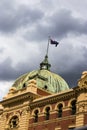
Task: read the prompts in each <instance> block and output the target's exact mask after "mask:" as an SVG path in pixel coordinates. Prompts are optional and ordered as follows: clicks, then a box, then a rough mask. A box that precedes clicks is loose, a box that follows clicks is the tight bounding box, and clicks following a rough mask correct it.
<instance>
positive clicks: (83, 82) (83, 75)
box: [78, 71, 87, 87]
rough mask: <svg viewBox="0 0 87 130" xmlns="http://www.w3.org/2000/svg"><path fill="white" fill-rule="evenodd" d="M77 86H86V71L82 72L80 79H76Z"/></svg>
mask: <svg viewBox="0 0 87 130" xmlns="http://www.w3.org/2000/svg"><path fill="white" fill-rule="evenodd" d="M78 86H79V87H84V86H87V71H84V72H83V73H82V76H81V79H80V80H79V81H78Z"/></svg>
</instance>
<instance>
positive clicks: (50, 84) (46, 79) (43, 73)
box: [12, 69, 69, 93]
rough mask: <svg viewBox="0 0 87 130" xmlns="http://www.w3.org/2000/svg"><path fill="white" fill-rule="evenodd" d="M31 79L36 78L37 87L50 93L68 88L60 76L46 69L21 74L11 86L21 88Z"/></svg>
mask: <svg viewBox="0 0 87 130" xmlns="http://www.w3.org/2000/svg"><path fill="white" fill-rule="evenodd" d="M32 79H35V80H36V83H37V87H38V88H41V89H44V90H46V91H49V92H50V93H58V92H61V91H64V90H67V89H69V86H68V84H67V83H66V81H65V80H64V79H63V78H62V77H61V76H59V75H57V74H55V73H53V72H51V71H49V70H46V69H39V70H34V71H32V72H29V73H26V74H24V75H22V76H21V77H19V78H18V79H17V80H16V81H15V83H14V84H13V86H12V87H16V89H17V90H19V89H22V88H23V87H25V86H27V84H28V83H29V81H30V80H32Z"/></svg>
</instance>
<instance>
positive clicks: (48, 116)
mask: <svg viewBox="0 0 87 130" xmlns="http://www.w3.org/2000/svg"><path fill="white" fill-rule="evenodd" d="M45 111H46V113H45V114H46V120H49V118H50V107H47V108H46V109H45Z"/></svg>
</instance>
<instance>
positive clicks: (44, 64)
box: [40, 55, 51, 70]
mask: <svg viewBox="0 0 87 130" xmlns="http://www.w3.org/2000/svg"><path fill="white" fill-rule="evenodd" d="M50 67H51V64H49V62H48V55H46V56H45V59H44V60H43V61H42V62H41V63H40V69H41V70H42V69H45V70H50Z"/></svg>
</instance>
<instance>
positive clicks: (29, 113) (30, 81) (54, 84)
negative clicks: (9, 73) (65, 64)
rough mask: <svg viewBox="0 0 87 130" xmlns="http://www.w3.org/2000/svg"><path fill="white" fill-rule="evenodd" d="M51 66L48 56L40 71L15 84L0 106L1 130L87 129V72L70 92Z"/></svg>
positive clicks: (20, 78) (18, 80) (21, 78)
mask: <svg viewBox="0 0 87 130" xmlns="http://www.w3.org/2000/svg"><path fill="white" fill-rule="evenodd" d="M50 66H51V65H50V64H49V62H48V57H47V56H46V57H45V59H44V61H43V62H42V63H41V64H40V69H39V70H37V71H32V72H30V73H27V74H25V75H23V76H21V77H19V78H18V79H17V80H16V81H15V83H14V84H13V86H12V87H11V88H10V89H9V92H8V93H7V95H6V96H5V97H4V98H3V100H2V101H1V102H0V130H73V129H74V128H78V127H81V126H84V125H87V71H84V72H83V73H82V76H81V78H80V80H79V81H78V84H77V86H76V87H74V88H71V89H70V88H69V87H68V84H67V83H66V82H65V80H64V79H62V77H60V76H59V75H56V74H54V73H52V72H51V71H50Z"/></svg>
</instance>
